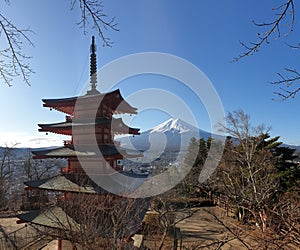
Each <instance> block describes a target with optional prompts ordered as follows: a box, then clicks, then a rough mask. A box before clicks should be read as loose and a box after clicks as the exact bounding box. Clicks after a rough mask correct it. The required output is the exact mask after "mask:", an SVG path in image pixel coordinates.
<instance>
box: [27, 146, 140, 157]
mask: <svg viewBox="0 0 300 250" xmlns="http://www.w3.org/2000/svg"><path fill="white" fill-rule="evenodd" d="M98 148H99V151H100V152H101V154H102V156H103V157H109V156H121V157H123V156H124V157H126V158H136V157H141V156H143V155H142V154H141V152H139V151H137V150H129V149H124V148H121V147H116V146H115V145H109V144H105V145H98ZM93 149H94V146H89V145H86V146H81V150H80V151H79V150H78V149H75V148H74V146H67V145H66V146H64V147H57V148H54V149H46V150H33V151H31V153H32V154H33V158H34V159H45V158H72V157H73V158H77V157H87V158H93V157H95V158H97V157H101V155H99V153H97V152H94V151H93Z"/></svg>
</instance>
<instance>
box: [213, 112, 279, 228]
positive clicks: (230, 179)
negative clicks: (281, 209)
mask: <svg viewBox="0 0 300 250" xmlns="http://www.w3.org/2000/svg"><path fill="white" fill-rule="evenodd" d="M227 125H228V127H227V128H226V130H227V132H228V133H229V134H230V135H231V136H232V137H233V138H236V139H237V140H238V141H237V142H236V145H232V148H231V150H230V151H228V152H229V153H228V154H224V157H223V161H222V163H221V166H220V169H219V173H218V175H219V178H220V179H221V180H220V181H221V182H222V184H223V189H224V192H225V193H226V194H227V195H228V197H229V199H230V201H231V202H232V203H233V205H234V206H235V207H236V208H237V213H238V215H239V218H240V219H244V220H246V221H247V222H249V221H250V220H253V221H254V223H255V224H256V225H257V226H258V227H259V228H260V229H261V230H262V231H266V227H267V218H268V213H269V208H271V207H272V205H273V204H272V202H274V200H273V195H274V194H275V193H276V186H277V185H278V181H277V180H276V178H275V172H276V168H275V165H274V162H275V161H274V157H273V155H272V153H271V151H270V149H271V148H272V147H275V146H277V145H279V144H280V143H279V142H277V140H278V137H277V138H272V139H269V136H268V133H267V132H268V129H266V128H265V127H264V126H263V125H260V126H257V127H252V126H251V124H250V117H249V116H248V115H246V114H245V113H244V112H243V111H241V110H238V111H235V112H233V113H229V114H228V116H227ZM227 156H228V157H227ZM222 164H223V165H222Z"/></svg>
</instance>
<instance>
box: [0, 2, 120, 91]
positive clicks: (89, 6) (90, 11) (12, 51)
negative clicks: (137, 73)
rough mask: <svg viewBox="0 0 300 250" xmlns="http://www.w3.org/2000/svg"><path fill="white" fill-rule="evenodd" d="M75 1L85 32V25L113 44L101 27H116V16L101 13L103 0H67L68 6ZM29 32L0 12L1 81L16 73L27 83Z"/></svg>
mask: <svg viewBox="0 0 300 250" xmlns="http://www.w3.org/2000/svg"><path fill="white" fill-rule="evenodd" d="M4 1H5V3H6V4H9V3H10V0H4ZM76 3H78V8H79V9H80V11H81V19H80V21H79V22H78V23H77V24H78V25H79V27H80V28H83V31H84V34H86V33H87V29H88V27H91V28H92V29H96V31H97V33H98V35H99V36H100V38H101V39H102V41H103V45H104V46H112V44H113V43H112V41H111V40H110V38H108V37H106V36H105V34H104V31H107V30H113V31H118V28H117V23H116V22H115V17H112V18H109V17H108V15H107V14H105V13H104V11H103V5H102V2H100V1H99V0H70V10H73V9H74V8H75V5H76ZM30 33H33V31H32V30H31V29H30V28H25V29H23V28H18V27H17V26H16V25H14V24H13V22H12V21H10V20H9V19H8V18H7V17H6V16H4V15H3V13H1V12H0V37H1V36H2V37H3V38H4V41H5V46H4V48H0V81H3V82H4V83H6V84H7V85H8V86H11V85H12V81H13V79H15V78H17V77H19V76H20V77H21V78H22V79H23V81H24V82H25V83H26V84H27V85H29V86H30V82H29V77H30V75H31V74H32V73H34V71H33V69H32V68H31V67H30V65H29V60H30V59H31V56H28V55H27V54H26V53H24V43H25V42H26V43H28V44H29V45H30V46H34V45H33V43H32V41H31V38H30V36H29V35H30Z"/></svg>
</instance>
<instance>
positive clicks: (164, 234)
mask: <svg viewBox="0 0 300 250" xmlns="http://www.w3.org/2000/svg"><path fill="white" fill-rule="evenodd" d="M167 233H168V228H165V230H164V233H163V235H162V238H161V241H160V244H159V247H158V250H161V249H162V247H163V246H164V242H165V239H166V237H167Z"/></svg>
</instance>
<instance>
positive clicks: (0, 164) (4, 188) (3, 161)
mask: <svg viewBox="0 0 300 250" xmlns="http://www.w3.org/2000/svg"><path fill="white" fill-rule="evenodd" d="M14 147H15V145H14V146H12V147H8V146H6V147H5V148H2V151H3V152H1V157H0V209H5V208H7V205H8V204H7V200H8V197H9V190H10V188H11V186H12V184H11V178H12V174H13V170H12V164H13V161H12V150H13V149H14Z"/></svg>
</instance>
